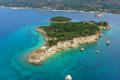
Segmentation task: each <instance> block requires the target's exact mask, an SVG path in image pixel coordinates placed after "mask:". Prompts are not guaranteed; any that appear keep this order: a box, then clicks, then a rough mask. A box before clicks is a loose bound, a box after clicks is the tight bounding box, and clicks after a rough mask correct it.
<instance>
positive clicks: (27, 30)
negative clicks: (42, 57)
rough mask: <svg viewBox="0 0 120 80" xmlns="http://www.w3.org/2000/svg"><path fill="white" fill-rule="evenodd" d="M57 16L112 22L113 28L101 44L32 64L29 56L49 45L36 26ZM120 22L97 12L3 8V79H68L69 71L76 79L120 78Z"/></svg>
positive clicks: (0, 47) (0, 35)
mask: <svg viewBox="0 0 120 80" xmlns="http://www.w3.org/2000/svg"><path fill="white" fill-rule="evenodd" d="M54 16H66V17H70V18H71V19H73V21H76V22H78V21H84V20H85V21H89V20H92V21H108V22H109V23H110V26H111V29H110V30H108V31H107V30H104V31H102V32H103V36H102V37H100V38H99V40H98V42H97V43H92V44H89V45H81V46H80V47H78V48H74V49H67V50H64V51H61V52H59V54H56V55H53V56H52V57H50V58H48V59H47V60H46V61H45V62H44V63H43V65H41V66H33V65H30V64H29V63H28V61H27V59H28V55H29V54H30V53H31V52H32V51H33V50H34V49H37V48H39V47H40V46H42V45H44V44H45V40H44V39H43V36H42V34H40V33H37V32H36V27H37V26H42V25H49V24H50V23H49V22H48V19H50V18H51V17H54ZM119 21H120V16H119V15H115V14H106V15H105V16H103V17H101V18H97V17H94V14H93V13H77V12H55V11H42V10H33V9H25V10H16V9H9V8H0V80H64V78H65V76H66V75H68V74H70V75H71V76H72V78H73V80H120V69H119V68H120V63H119V61H120V50H119V49H120V47H119V45H120V37H119V35H120V26H119V25H120V23H119ZM108 39H109V40H110V41H111V43H110V45H109V46H107V45H106V41H107V40H108ZM81 47H84V48H85V51H84V52H82V51H80V48H81ZM97 50H99V51H100V53H99V54H96V51H97Z"/></svg>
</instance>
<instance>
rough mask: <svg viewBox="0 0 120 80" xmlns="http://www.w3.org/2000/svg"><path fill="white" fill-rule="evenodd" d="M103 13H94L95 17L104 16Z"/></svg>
mask: <svg viewBox="0 0 120 80" xmlns="http://www.w3.org/2000/svg"><path fill="white" fill-rule="evenodd" d="M104 15H105V12H102V13H100V14H98V13H95V17H102V16H104Z"/></svg>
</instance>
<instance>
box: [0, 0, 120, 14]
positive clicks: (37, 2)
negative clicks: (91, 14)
mask: <svg viewBox="0 0 120 80" xmlns="http://www.w3.org/2000/svg"><path fill="white" fill-rule="evenodd" d="M0 5H4V6H7V7H31V8H41V9H58V10H66V9H67V10H72V9H74V10H84V11H107V12H112V13H118V14H119V13H120V0H84V1H83V0H0Z"/></svg>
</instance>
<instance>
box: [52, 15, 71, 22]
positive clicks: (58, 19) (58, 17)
mask: <svg viewBox="0 0 120 80" xmlns="http://www.w3.org/2000/svg"><path fill="white" fill-rule="evenodd" d="M50 21H52V22H69V21H71V19H70V18H68V17H63V16H57V17H53V18H51V19H50Z"/></svg>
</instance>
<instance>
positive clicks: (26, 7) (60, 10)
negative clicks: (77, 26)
mask: <svg viewBox="0 0 120 80" xmlns="http://www.w3.org/2000/svg"><path fill="white" fill-rule="evenodd" d="M0 7H3V8H11V9H36V10H46V11H60V12H80V13H101V12H99V11H83V10H81V11H78V10H55V9H42V8H31V7H6V6H0ZM110 14H115V13H110ZM116 15H120V14H116Z"/></svg>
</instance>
